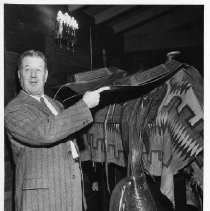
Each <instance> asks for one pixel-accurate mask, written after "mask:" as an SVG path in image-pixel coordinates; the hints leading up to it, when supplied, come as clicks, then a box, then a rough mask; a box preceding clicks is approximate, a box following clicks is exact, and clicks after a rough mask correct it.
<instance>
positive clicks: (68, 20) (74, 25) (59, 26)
mask: <svg viewBox="0 0 210 211" xmlns="http://www.w3.org/2000/svg"><path fill="white" fill-rule="evenodd" d="M78 28H79V25H78V22H77V21H76V20H75V19H74V17H71V16H70V15H69V14H68V13H67V12H66V13H65V14H63V13H62V12H61V11H58V13H57V19H56V24H55V35H54V36H55V39H56V40H57V41H58V43H59V46H60V48H63V45H65V44H67V49H68V50H71V51H72V52H75V44H76V41H77V39H76V31H77V30H78Z"/></svg>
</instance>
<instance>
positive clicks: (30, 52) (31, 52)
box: [18, 50, 47, 70]
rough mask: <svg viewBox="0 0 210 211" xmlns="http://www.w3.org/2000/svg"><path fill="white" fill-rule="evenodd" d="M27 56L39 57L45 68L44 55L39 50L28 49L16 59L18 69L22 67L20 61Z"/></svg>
mask: <svg viewBox="0 0 210 211" xmlns="http://www.w3.org/2000/svg"><path fill="white" fill-rule="evenodd" d="M27 56H31V57H38V58H41V59H42V60H43V61H44V68H45V69H47V59H46V57H45V55H44V54H43V53H42V52H41V51H36V50H28V51H25V52H24V53H22V54H21V55H20V58H19V61H18V70H20V69H21V68H22V61H23V59H24V58H25V57H27Z"/></svg>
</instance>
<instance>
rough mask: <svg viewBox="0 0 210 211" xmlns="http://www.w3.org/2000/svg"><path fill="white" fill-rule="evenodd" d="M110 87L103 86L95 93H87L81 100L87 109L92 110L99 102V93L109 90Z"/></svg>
mask: <svg viewBox="0 0 210 211" xmlns="http://www.w3.org/2000/svg"><path fill="white" fill-rule="evenodd" d="M109 89H110V87H108V86H105V87H101V88H99V89H97V90H95V91H87V92H86V93H85V94H84V95H83V97H82V99H83V101H84V102H85V103H86V104H87V106H88V108H93V107H95V106H97V105H98V104H99V102H100V93H101V92H103V91H105V90H109Z"/></svg>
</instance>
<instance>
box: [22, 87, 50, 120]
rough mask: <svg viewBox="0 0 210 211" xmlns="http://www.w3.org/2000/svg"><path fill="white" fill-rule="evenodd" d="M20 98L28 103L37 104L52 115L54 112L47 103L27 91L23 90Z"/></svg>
mask: <svg viewBox="0 0 210 211" xmlns="http://www.w3.org/2000/svg"><path fill="white" fill-rule="evenodd" d="M19 98H20V99H21V100H23V101H24V102H27V103H28V104H31V105H35V106H36V107H38V108H40V110H42V111H43V112H44V113H47V114H48V115H49V116H50V115H52V112H51V111H50V109H49V108H48V107H47V105H45V104H44V103H42V102H39V101H38V100H36V99H34V98H33V97H31V96H30V95H28V94H27V93H25V92H24V91H23V90H21V91H20V94H19Z"/></svg>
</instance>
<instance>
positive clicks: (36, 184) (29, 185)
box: [22, 178, 50, 190]
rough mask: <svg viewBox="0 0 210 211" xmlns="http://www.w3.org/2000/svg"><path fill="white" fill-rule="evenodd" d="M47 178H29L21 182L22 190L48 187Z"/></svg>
mask: <svg viewBox="0 0 210 211" xmlns="http://www.w3.org/2000/svg"><path fill="white" fill-rule="evenodd" d="M49 188H50V187H49V184H48V180H47V179H44V178H29V179H25V180H24V182H23V186H22V189H23V190H34V189H49Z"/></svg>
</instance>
